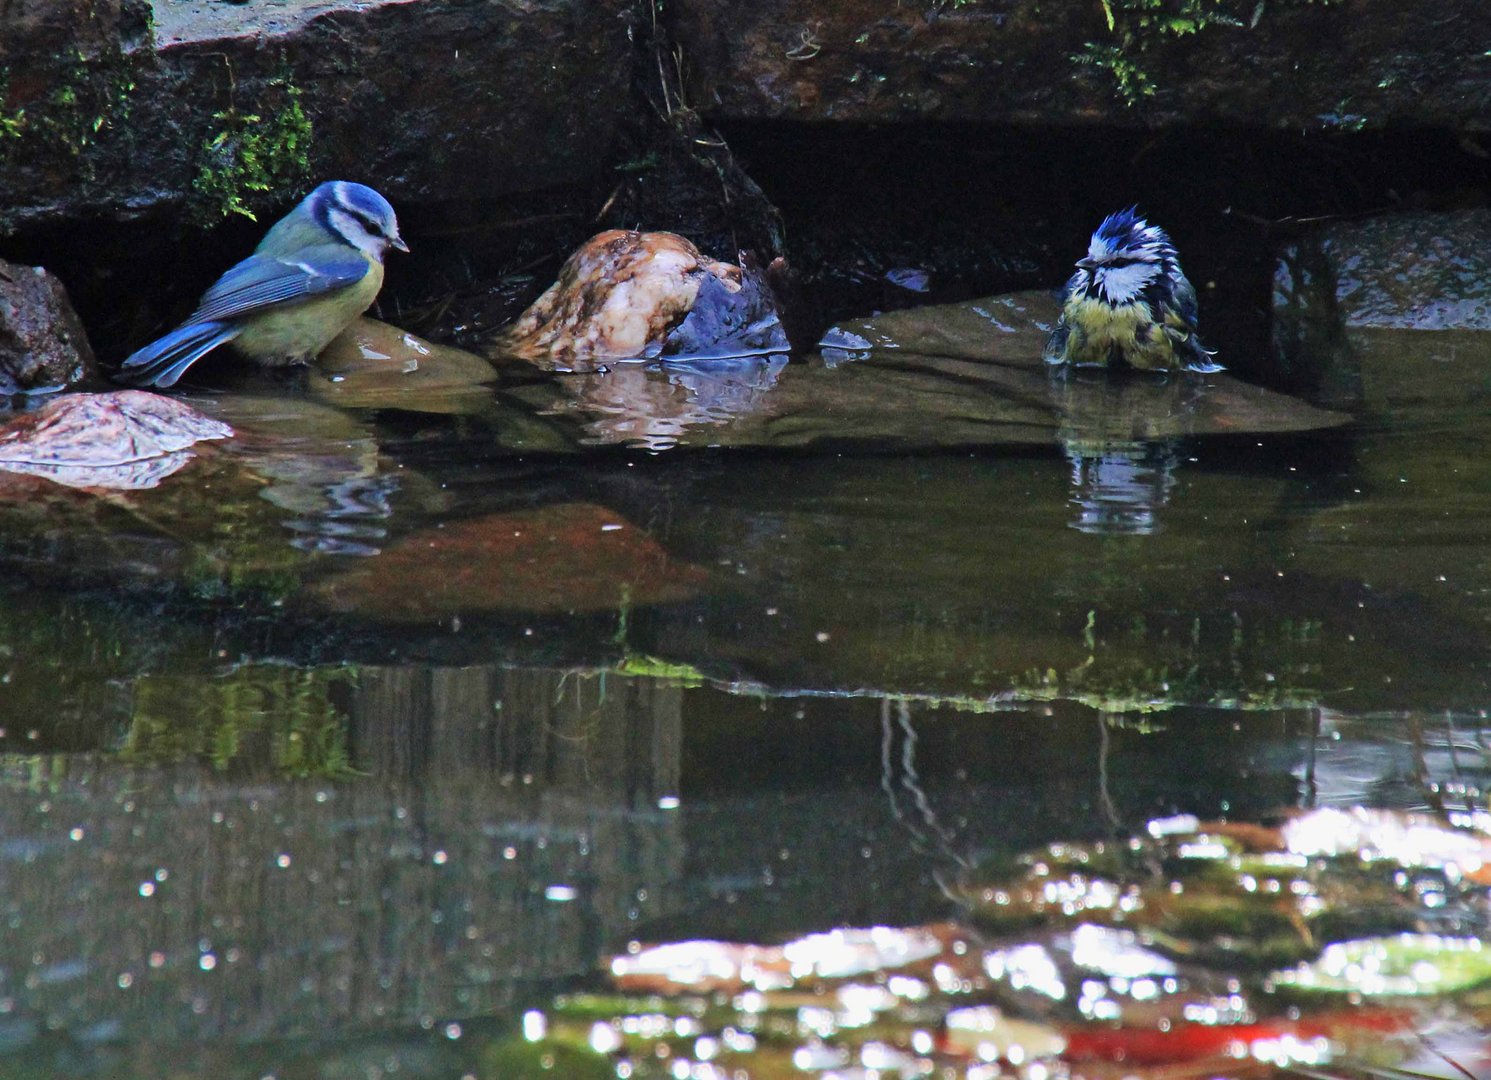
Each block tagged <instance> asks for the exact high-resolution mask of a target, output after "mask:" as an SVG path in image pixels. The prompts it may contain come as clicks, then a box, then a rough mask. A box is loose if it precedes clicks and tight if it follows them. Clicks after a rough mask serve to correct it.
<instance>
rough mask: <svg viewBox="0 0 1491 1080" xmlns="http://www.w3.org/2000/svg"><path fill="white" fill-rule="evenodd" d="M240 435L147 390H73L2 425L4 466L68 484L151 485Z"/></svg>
mask: <svg viewBox="0 0 1491 1080" xmlns="http://www.w3.org/2000/svg"><path fill="white" fill-rule="evenodd" d="M232 434H233V429H232V428H230V427H229V426H228V425H227V424H224V423H221V422H219V421H217V420H213V419H211V418H210V417H207V416H203V415H202V414H201V413H199V412H197V411H196V410H195V409H193V408H192V407H191V406H190V405H187V404H185V403H183V402H181V401H178V400H176V399H175V398H168V397H164V396H163V395H160V394H151V393H146V392H145V391H143V390H119V391H115V392H113V393H108V394H68V395H66V396H64V397H60V398H57V399H56V400H54V401H49V402H47V403H46V404H45V405H43V406H42V407H41V408H39V409H37V410H36V411H35V412H29V413H22V414H20V415H19V416H17V417H15V418H14V419H12V420H10V421H9V423H7V424H5V425H4V427H3V428H0V471H3V472H8V473H21V474H26V475H30V476H40V477H43V478H45V479H48V480H51V481H53V482H55V483H58V484H63V485H65V486H67V487H79V488H125V489H138V488H152V487H155V486H156V485H157V484H159V483H160V482H161V481H162V480H163V479H165V478H166V477H167V476H170V475H171V474H172V473H174V472H177V471H179V470H180V469H181V468H183V467H184V466H185V465H186V464H187V463H188V462H190V461H191V460H192V458H193V456H194V455H193V454H192V453H190V452H189V450H188V447H191V446H194V445H196V444H197V443H199V442H203V441H205V440H210V439H226V438H228V437H229V436H231V435H232Z"/></svg>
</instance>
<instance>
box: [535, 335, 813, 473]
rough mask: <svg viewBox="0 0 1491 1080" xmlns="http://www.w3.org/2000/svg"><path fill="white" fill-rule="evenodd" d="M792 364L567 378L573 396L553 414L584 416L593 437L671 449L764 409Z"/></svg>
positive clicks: (654, 368)
mask: <svg viewBox="0 0 1491 1080" xmlns="http://www.w3.org/2000/svg"><path fill="white" fill-rule="evenodd" d="M786 364H787V358H786V357H785V356H756V357H739V358H735V359H722V360H709V361H706V362H698V363H694V362H689V361H668V362H666V363H652V364H646V365H642V364H618V365H616V366H615V367H613V368H611V369H610V370H609V371H605V372H597V373H595V374H589V375H581V376H577V377H575V378H573V379H566V380H565V383H564V385H565V389H566V390H569V391H570V397H569V399H568V400H566V401H565V402H564V403H563V404H562V405H560V406H559V407H558V408H556V409H555V410H554V412H555V413H560V414H562V413H569V412H578V413H580V414H581V415H582V416H584V417H585V420H586V422H585V425H584V429H583V430H584V432H585V436H586V441H587V442H592V443H624V444H627V445H631V446H639V447H643V448H645V449H648V450H666V449H668V448H669V447H671V446H674V445H676V444H677V443H678V442H679V440H680V438H681V437H682V436H683V435H684V433H685V432H687V431H688V430H689V429H690V428H696V427H709V426H711V425H714V424H724V423H728V422H730V421H731V420H734V419H736V418H738V417H742V416H749V415H750V414H752V413H754V412H757V411H759V410H760V409H761V408H762V407H763V405H764V404H765V400H766V396H767V393H768V391H770V390H771V388H772V387H773V386H775V385H776V382H777V376H778V375H780V374H781V371H782V368H784V367H785V366H786Z"/></svg>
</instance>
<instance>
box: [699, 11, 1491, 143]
mask: <svg viewBox="0 0 1491 1080" xmlns="http://www.w3.org/2000/svg"><path fill="white" fill-rule="evenodd" d="M1149 6H1150V7H1153V5H1149ZM1138 8H1140V5H1125V4H1118V3H1114V4H1112V5H1107V4H1098V3H1091V4H1088V3H1081V4H1049V3H1045V4H1043V3H1037V2H1034V0H999V2H979V3H968V4H945V3H936V2H934V0H920V2H916V3H903V2H897V0H850V2H847V3H837V4H833V5H824V4H821V3H815V2H813V0H767V2H764V3H759V4H748V5H746V4H734V3H731V2H730V0H682V2H681V3H679V4H677V5H674V7H673V11H674V31H675V34H676V35H677V37H678V40H679V42H680V44H681V46H682V48H683V52H684V55H685V56H686V57H687V58H688V61H689V72H690V87H689V89H690V91H691V97H692V100H696V101H699V102H702V103H704V107H705V110H706V112H708V113H709V114H710V115H711V116H714V117H718V118H721V119H727V118H728V119H735V120H760V119H766V118H778V117H793V118H799V119H810V120H828V121H836V122H847V121H854V122H886V121H891V120H909V119H920V120H952V121H967V120H972V121H978V122H981V123H1000V122H1003V123H1011V122H1013V123H1021V124H1026V123H1043V124H1061V123H1069V124H1092V123H1094V122H1107V123H1118V124H1123V125H1126V126H1127V125H1135V126H1137V125H1140V124H1144V125H1153V124H1178V123H1215V122H1218V121H1222V122H1228V123H1234V124H1243V125H1250V126H1260V127H1268V128H1281V127H1298V128H1309V129H1320V128H1331V127H1347V128H1353V129H1354V128H1358V127H1361V126H1365V125H1367V124H1383V123H1395V122H1396V123H1413V124H1420V125H1427V126H1444V127H1451V128H1456V129H1461V130H1472V131H1481V130H1485V128H1486V119H1485V118H1486V116H1487V115H1488V112H1487V109H1488V105H1491V88H1488V86H1487V84H1486V82H1485V80H1484V79H1483V78H1482V77H1481V75H1480V74H1479V70H1480V69H1479V65H1480V64H1481V63H1482V61H1481V59H1480V56H1481V53H1482V52H1483V50H1484V44H1483V43H1482V42H1481V37H1480V36H1479V35H1478V32H1477V30H1476V27H1477V26H1478V25H1479V22H1480V20H1481V17H1482V12H1481V10H1480V7H1479V5H1477V4H1475V3H1473V2H1471V0H1458V2H1456V3H1453V4H1449V5H1443V4H1433V3H1428V2H1419V3H1414V4H1411V5H1408V6H1406V7H1405V6H1404V5H1402V4H1396V3H1392V2H1391V0H1365V2H1358V3H1352V4H1323V5H1322V4H1308V5H1307V4H1269V5H1266V7H1256V6H1255V5H1253V4H1251V3H1249V4H1241V3H1239V4H1235V5H1231V4H1224V5H1217V6H1216V7H1215V10H1213V9H1210V8H1209V9H1208V10H1209V12H1211V13H1212V14H1211V17H1210V18H1208V17H1206V16H1203V17H1201V18H1198V19H1195V20H1193V21H1192V22H1191V23H1190V24H1189V25H1188V26H1187V29H1186V30H1183V31H1180V32H1177V33H1170V32H1168V31H1167V30H1166V29H1165V28H1163V27H1162V26H1161V25H1160V20H1159V19H1158V17H1156V18H1154V19H1152V20H1149V21H1146V20H1145V19H1144V17H1143V15H1142V14H1141V15H1139V17H1137V18H1135V17H1134V16H1135V10H1137V9H1138ZM1130 9H1135V10H1130ZM1105 11H1106V12H1107V13H1108V15H1107V18H1108V23H1105ZM1180 21H1182V22H1183V21H1184V20H1180ZM1110 23H1116V25H1110ZM1322 40H1329V41H1330V42H1331V48H1330V49H1329V50H1324V51H1322V50H1320V49H1319V48H1318V47H1317V43H1318V42H1320V41H1322ZM1121 75H1123V76H1125V77H1126V78H1127V81H1128V84H1129V86H1130V87H1131V89H1130V91H1129V93H1130V94H1131V95H1134V96H1137V97H1138V98H1140V99H1141V104H1142V107H1141V108H1130V107H1129V106H1128V105H1126V104H1125V102H1124V100H1123V93H1122V92H1120V90H1119V77H1120V76H1121ZM1145 87H1148V88H1149V91H1148V92H1146V90H1145Z"/></svg>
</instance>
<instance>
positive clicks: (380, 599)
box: [316, 503, 709, 622]
mask: <svg viewBox="0 0 1491 1080" xmlns="http://www.w3.org/2000/svg"><path fill="white" fill-rule="evenodd" d="M708 581H709V572H708V571H707V570H705V569H703V568H702V567H699V566H695V565H693V564H691V563H687V562H684V561H682V560H680V559H675V558H673V557H672V556H670V555H669V554H668V552H667V551H666V550H665V549H664V548H663V547H662V546H661V545H660V544H658V542H657V541H656V540H654V539H652V537H650V536H648V535H647V533H646V532H644V531H643V530H642V529H641V528H639V527H638V526H637V525H635V524H633V523H632V522H629V521H627V520H626V519H625V518H623V517H622V516H621V515H620V514H618V513H616V512H615V511H614V510H608V509H606V508H605V507H603V506H595V505H592V504H589V503H568V504H562V505H557V506H545V507H539V508H537V509H533V510H519V511H513V512H510V513H501V514H490V515H488V516H486V517H481V518H476V519H473V520H470V521H453V522H451V523H449V524H447V525H444V526H442V527H440V528H435V529H427V530H425V531H424V532H420V533H416V534H414V535H413V536H409V537H406V538H405V539H404V540H402V541H400V542H399V543H398V544H396V545H394V546H392V547H389V548H387V549H385V550H384V551H383V553H382V554H380V555H378V556H376V557H375V558H371V559H366V560H362V561H360V562H358V564H357V565H356V566H354V567H352V568H351V569H349V570H347V571H346V572H344V573H341V574H338V575H337V576H336V577H333V578H329V579H327V580H326V581H324V582H322V583H320V585H318V586H317V588H316V593H317V595H318V596H319V597H320V599H321V601H322V602H323V603H325V604H326V605H327V606H329V607H330V608H332V609H333V610H335V611H346V612H357V613H359V614H364V615H370V616H374V617H377V618H380V619H389V620H394V621H403V622H419V621H430V620H436V619H442V618H448V617H450V616H453V615H473V614H480V613H482V612H494V611H531V612H549V613H562V612H575V611H607V610H612V609H615V608H618V607H625V606H627V605H629V604H662V603H674V602H677V601H681V600H686V599H688V598H689V597H691V596H694V595H696V594H697V593H698V592H699V591H700V590H701V589H702V588H703V587H704V586H705V585H706V584H707V582H708Z"/></svg>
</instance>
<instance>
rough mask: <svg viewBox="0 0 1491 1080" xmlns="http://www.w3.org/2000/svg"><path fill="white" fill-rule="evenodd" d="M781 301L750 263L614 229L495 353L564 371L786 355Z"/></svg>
mask: <svg viewBox="0 0 1491 1080" xmlns="http://www.w3.org/2000/svg"><path fill="white" fill-rule="evenodd" d="M786 348H787V337H786V332H785V331H784V330H783V329H782V324H781V320H780V319H779V318H778V315H777V304H776V298H775V296H774V295H773V294H772V291H771V287H770V286H769V285H768V284H767V283H766V280H765V277H764V276H763V275H762V273H761V271H760V270H758V269H757V268H756V267H755V266H754V265H753V264H752V263H751V262H750V261H749V260H745V259H743V260H742V265H741V266H735V265H732V264H730V263H725V262H720V261H718V260H716V259H711V258H708V257H707V256H704V255H701V254H700V253H699V249H698V248H696V247H694V245H693V244H691V243H690V242H689V241H687V240H685V239H684V238H683V237H681V236H677V235H674V234H673V233H666V232H650V233H639V232H627V231H624V230H621V229H612V230H610V231H608V232H603V233H600V234H599V235H597V236H595V237H592V238H591V239H590V240H588V241H587V242H586V243H585V244H584V245H582V246H581V247H580V248H579V249H578V250H577V251H575V253H574V254H572V255H571V256H570V257H569V259H568V260H566V261H565V264H564V266H562V267H561V268H560V270H559V280H558V281H556V282H555V283H554V284H553V285H552V286H551V287H550V288H549V290H548V291H547V292H545V293H544V294H543V295H542V296H540V297H539V298H538V299H537V300H536V301H534V303H533V305H532V306H531V307H529V309H528V310H527V311H525V312H524V313H523V314H522V315H521V316H520V317H519V318H518V320H517V322H515V323H514V324H513V325H512V326H510V327H508V328H507V329H506V330H504V331H503V332H502V333H501V334H500V335H498V336H497V337H496V338H494V339H493V341H492V351H493V352H494V353H495V354H496V355H499V356H501V355H506V356H516V357H521V358H522V359H525V360H531V361H533V362H534V363H537V364H540V365H542V366H545V367H552V368H557V369H559V370H574V371H593V370H595V369H596V368H597V367H599V366H601V365H602V364H603V363H604V362H605V361H618V360H630V359H647V358H655V357H657V356H660V355H662V354H663V353H665V352H666V353H668V354H670V355H676V356H679V357H681V358H688V357H697V356H712V357H725V356H741V355H747V354H760V353H768V352H782V351H784V350H786Z"/></svg>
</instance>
